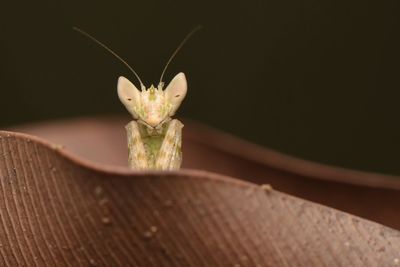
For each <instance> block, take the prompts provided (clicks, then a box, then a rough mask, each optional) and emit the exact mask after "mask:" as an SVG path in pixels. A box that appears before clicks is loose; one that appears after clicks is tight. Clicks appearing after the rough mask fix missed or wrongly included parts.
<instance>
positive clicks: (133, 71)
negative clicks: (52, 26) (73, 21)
mask: <svg viewBox="0 0 400 267" xmlns="http://www.w3.org/2000/svg"><path fill="white" fill-rule="evenodd" d="M72 29H74V30H75V31H77V32H79V33H80V34H82V35H84V36H86V37H87V38H89V39H91V40H92V41H94V42H95V43H97V44H98V45H100V46H101V47H103V48H104V49H105V50H107V51H108V52H110V53H111V54H112V55H113V56H115V57H116V58H118V59H119V60H120V61H121V62H122V63H124V64H125V66H127V67H128V68H129V70H130V71H132V73H133V74H134V75H135V76H136V78H137V79H138V81H139V82H140V88H141V89H142V91H143V88H146V87H145V86H144V84H143V83H142V80H140V78H139V75H138V74H137V73H136V71H135V70H134V69H133V68H132V67H131V66H129V64H128V63H127V62H126V61H125V60H123V59H122V58H121V57H120V56H118V55H117V53H115V52H114V51H112V50H111V49H110V48H108V47H107V46H106V45H105V44H103V43H102V42H100V41H99V40H97V39H96V38H94V37H93V36H91V35H90V34H88V33H87V32H85V31H83V30H81V29H79V28H77V27H72Z"/></svg>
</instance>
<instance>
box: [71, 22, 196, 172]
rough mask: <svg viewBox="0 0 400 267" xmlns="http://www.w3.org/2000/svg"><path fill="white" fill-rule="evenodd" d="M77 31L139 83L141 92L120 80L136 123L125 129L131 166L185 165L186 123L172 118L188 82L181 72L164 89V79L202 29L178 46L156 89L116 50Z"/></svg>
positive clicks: (121, 96) (123, 97) (164, 167)
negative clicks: (183, 156)
mask: <svg viewBox="0 0 400 267" xmlns="http://www.w3.org/2000/svg"><path fill="white" fill-rule="evenodd" d="M73 29H74V30H76V31H78V32H79V33H81V34H83V35H84V36H86V37H88V38H89V39H91V40H92V41H94V42H96V43H97V44H99V45H100V46H102V47H103V48H104V49H106V50H107V51H108V52H110V53H111V54H112V55H114V56H115V57H116V58H118V59H119V60H120V61H121V62H122V63H124V64H125V65H126V66H127V67H128V68H129V69H130V70H131V72H132V73H133V74H134V75H135V77H136V78H137V80H138V81H139V83H140V90H138V89H137V87H136V86H135V85H134V84H133V83H132V82H130V81H129V80H128V79H127V78H125V77H123V76H120V77H119V78H118V85H117V91H118V97H119V99H120V100H121V102H122V104H123V105H124V106H125V107H126V109H127V110H128V111H129V113H130V114H131V115H132V116H133V118H134V120H132V121H131V122H129V123H128V124H127V125H126V126H125V128H126V131H127V139H128V150H129V157H128V163H129V166H130V167H131V168H133V169H138V170H152V169H154V170H176V169H179V168H180V167H181V164H182V150H181V145H182V128H183V124H182V123H181V122H180V121H179V120H177V119H172V116H173V115H174V114H175V113H176V111H177V110H178V108H179V106H180V104H181V103H182V101H183V99H184V98H185V96H186V92H187V81H186V77H185V74H184V73H183V72H180V73H178V74H177V75H176V76H175V77H174V78H173V79H172V81H171V82H170V83H169V84H168V86H167V87H166V88H165V90H164V89H163V88H164V82H163V76H164V74H165V71H166V70H167V68H168V66H169V64H170V63H171V61H172V59H173V58H174V57H175V55H176V54H177V53H178V51H179V50H180V49H181V48H182V46H183V45H184V44H185V43H186V41H187V40H188V39H189V38H190V37H191V36H192V35H193V34H194V33H195V32H196V31H198V30H199V29H201V26H198V27H196V28H194V29H193V30H192V31H191V32H190V33H189V34H188V35H187V36H186V37H185V38H184V39H183V41H182V42H181V43H180V44H179V46H178V47H177V49H176V50H175V51H174V53H173V54H172V56H171V57H170V58H169V60H168V61H167V64H166V65H165V67H164V69H163V72H162V74H161V78H160V81H159V83H158V86H157V87H154V86H153V85H151V86H150V87H149V88H146V86H145V85H144V84H143V83H142V81H141V79H140V78H139V75H138V74H137V73H136V72H135V71H134V70H133V68H132V67H131V66H130V65H129V64H128V63H127V62H126V61H125V60H123V59H122V58H121V57H120V56H118V55H117V54H116V53H115V52H114V51H112V50H111V49H110V48H108V47H107V46H106V45H104V44H103V43H101V42H100V41H98V40H97V39H96V38H94V37H93V36H91V35H89V34H88V33H86V32H84V31H83V30H81V29H79V28H76V27H74V28H73Z"/></svg>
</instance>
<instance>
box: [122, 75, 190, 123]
mask: <svg viewBox="0 0 400 267" xmlns="http://www.w3.org/2000/svg"><path fill="white" fill-rule="evenodd" d="M162 87H163V86H162V85H159V86H158V88H155V87H154V86H150V88H148V89H145V88H143V89H142V90H141V91H139V90H138V89H137V88H136V86H135V85H133V83H131V82H130V81H129V80H128V79H126V78H125V77H122V76H121V77H119V79H118V96H119V99H120V100H121V102H122V103H123V104H124V106H125V107H126V109H127V110H128V111H129V112H130V113H131V114H132V116H133V117H134V118H135V119H137V120H139V121H141V122H143V123H144V124H146V125H147V126H150V127H152V128H156V127H157V126H159V125H161V124H163V123H164V122H166V121H168V120H169V119H170V118H171V116H173V115H174V114H175V112H176V111H177V109H178V108H179V106H180V104H181V102H182V100H183V99H184V98H185V96H186V91H187V82H186V77H185V74H183V73H182V72H181V73H178V74H177V75H176V76H175V77H174V78H173V79H172V81H171V82H170V83H169V85H168V86H167V87H166V89H165V90H163V88H162Z"/></svg>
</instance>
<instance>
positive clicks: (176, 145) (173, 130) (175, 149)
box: [156, 119, 183, 170]
mask: <svg viewBox="0 0 400 267" xmlns="http://www.w3.org/2000/svg"><path fill="white" fill-rule="evenodd" d="M182 128H183V124H182V123H181V122H180V121H179V120H176V119H174V120H171V121H170V122H169V125H168V129H167V131H166V133H165V137H164V140H163V143H162V145H161V148H160V151H159V152H158V155H157V159H156V169H160V170H177V169H179V168H180V166H181V163H182V151H181V146H182Z"/></svg>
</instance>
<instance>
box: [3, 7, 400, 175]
mask: <svg viewBox="0 0 400 267" xmlns="http://www.w3.org/2000/svg"><path fill="white" fill-rule="evenodd" d="M0 10H1V11H0V22H1V35H0V36H1V37H0V38H1V42H0V55H1V61H0V78H1V89H0V90H1V91H0V114H1V116H0V125H9V124H17V123H23V122H30V121H39V120H43V119H54V118H66V117H74V116H84V115H93V114H104V113H106V114H107V113H119V112H121V113H125V112H126V111H125V110H124V108H123V107H122V105H121V104H120V103H119V101H118V99H117V95H116V82H117V77H118V76H119V75H124V76H127V77H130V78H131V80H132V81H135V79H134V78H133V77H132V75H131V74H130V73H129V71H128V70H127V69H126V68H125V67H124V66H123V65H122V64H120V63H119V62H118V61H117V60H115V59H114V58H113V57H111V55H109V54H107V52H105V51H103V50H102V49H101V48H99V47H98V46H96V45H95V44H94V43H91V42H90V41H89V40H88V39H85V38H84V37H83V36H81V35H79V34H77V33H76V32H73V31H72V30H71V27H72V26H73V25H76V26H79V27H81V28H82V29H85V30H86V31H88V32H90V33H92V34H93V35H95V36H96V37H97V38H98V39H100V40H102V41H103V42H105V43H106V44H108V45H109V46H110V47H112V48H113V49H114V50H115V51H117V53H119V54H120V55H121V56H123V57H124V58H125V59H126V60H127V61H128V62H129V63H130V64H131V65H132V66H133V67H134V68H135V69H136V70H137V72H138V73H139V75H140V76H141V77H142V80H144V82H145V83H147V84H149V83H150V82H153V83H157V81H158V78H159V75H160V72H161V70H162V67H163V65H164V64H165V62H166V60H167V58H168V57H169V55H170V54H171V52H172V51H173V50H174V49H175V47H176V46H177V44H178V43H179V42H180V41H181V40H182V38H183V37H184V36H185V34H186V33H187V32H188V31H189V30H190V29H192V28H193V27H194V26H196V25H198V24H202V25H204V29H203V30H202V31H201V32H199V33H198V34H197V35H196V36H194V37H193V38H192V39H191V40H190V41H189V43H188V44H187V45H186V46H185V47H184V49H183V50H182V51H181V53H180V54H179V55H178V57H177V58H176V59H175V61H174V62H173V63H172V65H171V67H170V68H169V70H168V72H167V74H166V81H167V82H168V81H169V80H170V79H171V78H172V77H173V76H174V75H175V74H176V73H177V72H179V71H184V72H185V73H186V75H187V77H188V81H189V92H188V96H187V99H186V100H185V102H184V105H183V106H182V108H181V109H180V111H179V115H180V116H185V117H189V118H192V119H195V120H199V121H201V122H204V123H207V124H209V125H212V126H214V127H217V128H220V129H222V130H225V131H227V132H231V133H234V134H236V135H238V136H241V137H243V138H245V139H248V140H251V141H253V142H257V143H259V144H262V145H264V146H268V147H271V148H274V149H276V150H279V151H282V152H285V153H288V154H291V155H295V156H298V157H302V158H306V159H311V160H314V161H319V162H325V163H330V164H334V165H340V166H345V167H351V168H355V169H363V170H370V171H378V172H382V173H393V174H400V156H399V155H400V142H399V137H400V127H399V117H400V116H399V114H400V106H399V104H398V103H399V101H400V82H399V69H400V68H399V63H400V56H399V48H400V44H399V32H400V31H399V29H400V27H399V22H398V17H399V14H400V12H399V8H398V7H397V6H396V1H388V0H383V1H368V0H364V1H337V0H329V1H317V0H280V1H269V0H249V1H215V0H204V1H169V0H157V1H25V2H21V1H14V2H12V1H8V2H2V4H1V7H0ZM78 130H79V129H77V131H78Z"/></svg>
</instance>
